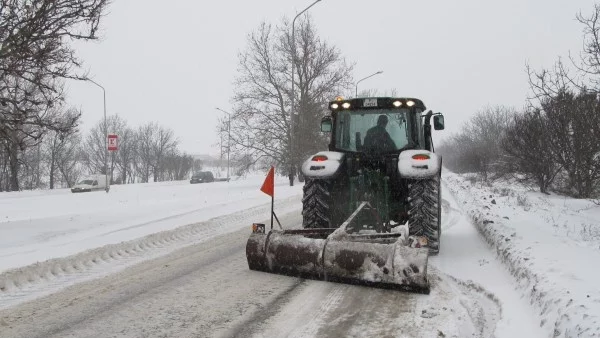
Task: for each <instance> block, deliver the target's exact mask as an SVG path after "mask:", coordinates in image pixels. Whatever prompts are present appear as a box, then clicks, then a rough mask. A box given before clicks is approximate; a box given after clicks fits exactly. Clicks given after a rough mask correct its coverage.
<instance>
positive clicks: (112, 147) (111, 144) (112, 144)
mask: <svg viewBox="0 0 600 338" xmlns="http://www.w3.org/2000/svg"><path fill="white" fill-rule="evenodd" d="M117 149H119V148H118V146H117V135H115V134H109V135H108V150H109V151H117Z"/></svg>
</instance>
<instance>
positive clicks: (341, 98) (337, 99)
mask: <svg viewBox="0 0 600 338" xmlns="http://www.w3.org/2000/svg"><path fill="white" fill-rule="evenodd" d="M343 99H344V98H343V97H342V96H336V97H335V100H336V101H342V100H343Z"/></svg>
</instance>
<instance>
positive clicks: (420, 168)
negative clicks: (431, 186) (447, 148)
mask: <svg viewBox="0 0 600 338" xmlns="http://www.w3.org/2000/svg"><path fill="white" fill-rule="evenodd" d="M415 155H427V156H428V157H429V159H419V160H416V159H413V156H415ZM441 167H442V157H441V156H439V155H437V154H435V153H432V152H431V151H429V150H421V149H418V150H405V151H403V152H401V153H400V156H399V158H398V171H399V172H400V176H402V177H404V178H411V179H423V178H430V177H433V176H436V175H439V173H440V169H441Z"/></svg>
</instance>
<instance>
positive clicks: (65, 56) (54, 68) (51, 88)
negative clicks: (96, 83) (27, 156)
mask: <svg viewBox="0 0 600 338" xmlns="http://www.w3.org/2000/svg"><path fill="white" fill-rule="evenodd" d="M107 3H108V1H107V0H74V1H72V0H28V1H24V0H0V139H2V140H4V142H3V143H4V144H3V146H4V151H5V152H6V154H7V158H8V162H9V169H10V170H9V171H10V188H11V190H18V189H19V180H18V172H19V163H20V159H19V155H20V154H21V153H23V152H24V151H25V150H26V149H27V148H28V147H34V146H36V145H38V144H39V142H41V139H42V137H43V136H44V134H45V133H46V132H47V131H48V130H57V131H64V130H69V129H71V128H73V127H74V125H75V124H76V121H77V120H76V119H75V120H72V121H71V122H70V123H57V119H56V118H55V116H54V115H55V113H56V111H57V110H60V109H56V107H57V106H60V105H61V104H62V101H63V94H62V81H61V80H62V79H64V78H84V76H83V75H77V74H75V73H74V70H75V69H78V68H79V67H80V65H81V62H80V61H79V60H78V59H77V58H76V56H75V53H74V50H73V49H72V48H71V46H70V45H69V42H70V41H71V40H93V39H95V38H96V31H97V29H98V24H99V20H100V17H101V16H102V14H103V12H104V10H105V8H106V5H107Z"/></svg>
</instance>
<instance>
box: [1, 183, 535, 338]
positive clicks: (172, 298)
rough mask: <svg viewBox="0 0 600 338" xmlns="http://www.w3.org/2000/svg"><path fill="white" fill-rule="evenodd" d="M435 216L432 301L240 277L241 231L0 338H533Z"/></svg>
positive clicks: (19, 323)
mask: <svg viewBox="0 0 600 338" xmlns="http://www.w3.org/2000/svg"><path fill="white" fill-rule="evenodd" d="M444 215H445V218H444V219H445V220H444V237H443V238H444V243H443V249H442V250H443V253H442V254H441V255H440V256H439V257H433V258H432V259H431V264H430V266H431V267H430V273H429V274H430V280H431V283H432V292H431V294H430V295H419V294H409V293H403V292H398V291H391V290H379V289H373V288H366V287H359V286H352V285H344V284H335V283H327V282H320V281H313V280H302V279H297V278H290V277H286V276H279V275H273V274H267V273H260V272H255V271H249V270H248V268H247V264H246V258H245V250H244V248H245V243H246V239H247V237H248V235H249V233H248V232H249V229H243V230H239V231H235V232H232V233H230V234H229V235H223V236H218V237H215V238H214V239H213V240H211V241H210V242H207V243H202V244H198V245H194V246H189V247H185V248H182V249H180V250H178V251H176V252H173V253H171V254H169V255H167V256H163V257H161V258H157V259H154V260H149V261H146V262H143V263H140V264H138V265H135V266H133V267H130V268H128V269H127V270H124V271H121V272H119V273H116V274H112V275H110V276H108V277H105V278H102V279H98V280H94V281H89V282H86V283H82V284H78V285H75V286H72V287H70V288H67V289H65V290H63V291H61V292H59V293H55V294H52V295H50V296H47V297H45V298H41V299H38V300H36V301H32V302H29V303H24V304H21V305H18V306H15V307H12V308H8V309H5V310H2V311H0V337H173V336H179V337H197V336H200V337H204V336H223V337H231V336H242V337H281V336H292V337H294V336H297V337H313V336H332V337H333V336H336V337H339V336H345V337H352V336H356V337H358V336H394V337H438V336H439V337H467V336H468V337H490V336H498V337H515V336H527V337H541V336H542V335H541V334H540V331H539V329H538V326H537V325H536V323H534V321H533V320H532V318H534V317H533V316H534V314H533V312H532V311H531V310H530V308H529V307H528V306H527V304H526V303H525V302H524V301H523V300H522V299H520V298H519V297H518V295H517V293H516V292H515V290H514V287H513V285H514V281H513V279H512V278H511V276H510V275H509V274H508V272H506V271H505V269H504V268H503V266H502V265H501V264H500V263H499V262H497V261H496V260H495V258H494V257H493V255H492V253H491V251H490V250H489V249H488V248H487V246H486V245H485V243H484V242H483V240H482V239H481V238H480V237H479V235H478V234H477V232H476V231H475V228H474V227H473V226H472V225H471V224H470V223H469V222H468V220H467V219H466V218H465V216H464V215H463V214H462V212H461V210H460V207H459V206H458V205H457V204H456V202H455V201H454V199H453V197H452V196H451V195H449V194H447V193H444ZM280 218H281V220H282V223H283V224H294V225H297V224H299V223H300V221H301V216H300V214H299V212H294V213H288V214H286V215H281V217H280ZM472 281H473V282H472Z"/></svg>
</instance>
